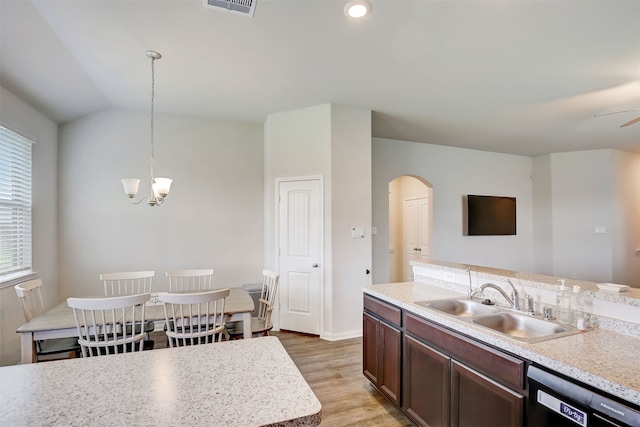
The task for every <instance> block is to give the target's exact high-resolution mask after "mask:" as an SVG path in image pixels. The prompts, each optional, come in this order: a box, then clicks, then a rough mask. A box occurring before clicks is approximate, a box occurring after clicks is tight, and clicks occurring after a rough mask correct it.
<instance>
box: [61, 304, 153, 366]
mask: <svg viewBox="0 0 640 427" xmlns="http://www.w3.org/2000/svg"><path fill="white" fill-rule="evenodd" d="M150 298H151V294H149V293H143V294H134V295H122V296H115V297H105V298H68V299H67V304H68V305H69V307H71V308H72V309H73V316H74V319H75V322H76V328H77V331H78V343H79V344H80V346H81V348H82V356H83V357H91V356H99V355H104V354H118V353H127V352H131V351H142V349H143V343H144V337H145V331H144V328H143V325H144V316H145V307H146V306H145V302H147V301H149V299H150Z"/></svg>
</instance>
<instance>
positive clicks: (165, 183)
mask: <svg viewBox="0 0 640 427" xmlns="http://www.w3.org/2000/svg"><path fill="white" fill-rule="evenodd" d="M172 182H173V180H172V179H171V178H154V179H153V185H152V186H153V193H154V194H155V195H156V197H157V196H160V197H167V196H168V195H169V191H170V190H171V183H172Z"/></svg>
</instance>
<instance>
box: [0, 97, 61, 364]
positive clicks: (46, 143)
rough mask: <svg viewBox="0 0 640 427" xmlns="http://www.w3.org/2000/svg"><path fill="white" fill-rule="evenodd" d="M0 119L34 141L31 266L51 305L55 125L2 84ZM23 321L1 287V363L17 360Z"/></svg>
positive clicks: (9, 291) (11, 295)
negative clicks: (17, 331)
mask: <svg viewBox="0 0 640 427" xmlns="http://www.w3.org/2000/svg"><path fill="white" fill-rule="evenodd" d="M0 121H1V122H2V124H3V125H5V126H7V127H9V128H11V129H12V130H14V131H16V132H19V133H21V134H23V135H24V136H26V137H29V138H31V139H33V140H34V141H35V144H34V145H33V151H32V155H33V177H32V183H33V193H32V203H33V213H32V215H33V217H32V218H33V267H34V270H35V271H37V272H38V274H37V277H38V278H41V279H42V280H43V283H44V284H43V289H42V295H43V299H44V303H45V306H46V307H47V308H49V307H53V306H54V305H56V304H57V303H58V280H57V276H58V258H57V243H58V242H57V230H56V222H57V210H56V207H57V196H58V189H57V179H56V174H57V158H58V154H57V153H58V127H57V125H56V124H55V123H54V122H52V121H51V120H49V119H48V118H46V117H45V116H44V115H42V114H41V113H39V112H38V111H36V110H34V109H33V108H31V107H30V106H29V105H27V104H26V103H25V102H23V101H22V100H20V99H19V98H17V97H16V96H14V95H13V94H12V93H11V92H9V91H7V90H5V89H4V88H0ZM24 321H25V319H24V314H23V312H22V308H21V307H20V305H19V303H18V297H17V296H16V293H15V290H14V289H13V287H12V286H11V287H7V288H3V289H0V365H2V366H4V365H8V364H15V363H17V362H18V361H19V360H20V337H19V336H18V334H16V329H17V328H18V327H19V326H20V325H21V324H22V323H24Z"/></svg>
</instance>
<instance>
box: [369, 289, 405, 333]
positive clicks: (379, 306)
mask: <svg viewBox="0 0 640 427" xmlns="http://www.w3.org/2000/svg"><path fill="white" fill-rule="evenodd" d="M364 309H365V310H367V311H369V312H371V313H373V314H375V315H377V316H378V317H380V318H381V319H384V320H386V321H387V322H389V323H391V324H393V325H396V326H398V327H400V326H402V311H401V310H400V309H399V308H398V307H395V306H393V305H391V304H387V303H386V302H384V301H380V300H379V299H377V298H374V297H371V296H369V295H365V296H364Z"/></svg>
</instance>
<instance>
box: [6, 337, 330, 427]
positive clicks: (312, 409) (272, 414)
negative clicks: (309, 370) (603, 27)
mask: <svg viewBox="0 0 640 427" xmlns="http://www.w3.org/2000/svg"><path fill="white" fill-rule="evenodd" d="M0 379H1V382H2V386H1V387H0V419H1V420H2V423H3V425H11V426H34V425H60V426H73V425H92V426H113V425H135V426H140V425H150V426H160V425H183V426H200V425H202V426H204V425H207V426H243V427H248V426H316V425H318V424H320V413H321V405H320V402H319V401H318V399H317V398H316V396H315V394H314V393H313V391H312V390H311V389H310V388H309V385H308V384H307V383H306V381H305V380H304V378H303V377H302V375H301V374H300V371H298V369H297V367H296V366H295V364H294V363H293V361H292V360H291V358H290V357H289V355H288V354H287V352H286V351H285V349H284V347H282V345H281V344H280V341H279V340H278V338H276V337H262V338H256V339H250V340H237V341H226V342H221V343H214V344H206V345H196V346H188V347H179V348H171V349H163V350H157V351H144V352H136V353H126V354H117V355H109V356H100V357H93V358H81V359H69V360H62V361H55V362H48V363H38V364H29V365H17V366H7V367H2V368H0Z"/></svg>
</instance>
